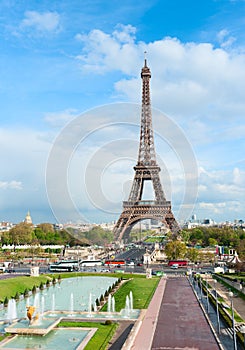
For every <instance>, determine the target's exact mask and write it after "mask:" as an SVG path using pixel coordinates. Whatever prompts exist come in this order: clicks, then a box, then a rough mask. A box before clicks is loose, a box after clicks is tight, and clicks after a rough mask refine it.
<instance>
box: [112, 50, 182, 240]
mask: <svg viewBox="0 0 245 350" xmlns="http://www.w3.org/2000/svg"><path fill="white" fill-rule="evenodd" d="M144 54H145V60H144V67H143V68H142V69H141V79H142V106H141V125H140V144H139V153H138V162H137V164H136V166H135V167H134V170H135V176H134V180H133V184H132V188H131V191H130V194H129V198H128V201H126V202H123V211H122V213H121V215H120V217H119V219H118V221H117V223H116V225H115V227H114V234H115V238H116V239H117V240H122V239H123V238H124V239H127V238H128V236H129V233H130V231H131V229H132V227H133V225H134V224H136V223H137V222H139V221H141V220H145V219H155V220H158V221H161V222H162V223H163V224H164V225H165V226H166V227H168V228H169V230H170V231H171V232H172V233H175V234H176V233H177V232H178V231H179V226H178V224H177V222H176V220H175V218H174V215H173V213H172V210H171V202H170V201H167V200H166V198H165V194H164V191H163V188H162V184H161V181H160V176H159V172H160V171H161V169H160V167H159V166H158V164H157V160H156V152H155V145H154V135H153V127H152V114H151V101H150V78H151V71H150V68H149V67H148V66H147V59H146V51H145V52H144ZM145 181H151V182H152V185H153V191H154V195H155V199H154V200H142V194H143V188H144V184H145Z"/></svg>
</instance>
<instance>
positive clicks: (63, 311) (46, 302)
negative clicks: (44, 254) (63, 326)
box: [0, 277, 139, 349]
mask: <svg viewBox="0 0 245 350" xmlns="http://www.w3.org/2000/svg"><path fill="white" fill-rule="evenodd" d="M112 280H114V278H113V277H102V278H101V277H82V278H76V280H75V279H73V280H69V279H64V280H62V281H61V285H62V288H59V291H58V293H57V292H56V291H54V290H53V288H52V289H49V290H48V289H47V290H45V293H43V292H38V293H36V294H33V295H30V297H28V299H23V300H20V301H19V302H18V303H17V311H18V314H20V311H21V314H22V311H23V310H25V318H21V319H20V320H18V322H13V323H12V324H11V325H9V326H7V327H4V330H5V332H7V333H11V334H18V336H17V337H16V338H14V339H15V340H14V341H13V344H14V342H16V343H18V344H19V343H21V342H22V341H23V344H26V345H23V346H22V348H25V346H27V343H28V346H29V342H30V344H32V348H35V346H36V345H37V344H39V340H40V342H41V340H43V341H45V339H46V341H47V343H48V344H49V342H50V341H51V340H47V339H49V338H50V339H51V338H55V339H56V338H57V341H58V335H56V332H58V330H57V328H56V327H57V325H58V323H59V322H60V320H61V319H66V318H69V316H70V315H71V314H72V313H73V315H72V316H73V317H74V318H76V319H82V318H85V317H88V318H89V317H90V318H97V319H105V318H106V317H108V315H109V313H111V315H110V317H113V318H115V319H116V318H118V319H122V318H126V317H127V318H129V317H130V318H134V319H136V318H137V317H138V315H139V313H137V312H138V310H136V311H137V312H135V310H134V312H132V313H131V312H130V309H131V308H132V304H133V297H132V293H131V294H129V295H128V297H127V298H126V309H127V312H126V314H125V310H123V312H122V313H117V312H115V298H114V296H112V295H110V296H109V297H108V299H109V300H108V301H109V303H108V306H107V307H108V309H107V310H108V312H97V311H98V310H97V305H96V303H95V299H96V298H97V299H99V297H100V295H101V294H102V293H103V292H102V285H104V287H103V288H104V291H105V290H108V287H109V286H110V285H111V281H112ZM103 281H104V282H103ZM74 282H75V283H74ZM81 291H82V295H81ZM69 296H70V297H69ZM45 298H46V299H45ZM11 303H15V300H13V301H12V302H10V304H9V309H13V307H11V306H10V305H11ZM12 306H13V305H12ZM30 306H32V307H35V308H38V312H39V313H40V317H39V318H38V319H36V320H35V321H36V322H34V318H35V316H37V315H36V314H35V312H36V310H37V309H36V310H34V312H33V319H32V321H33V322H32V324H29V321H28V320H27V318H26V307H30ZM15 309H16V308H15ZM45 309H46V311H45ZM92 311H94V312H92ZM11 314H12V316H11V317H10V316H8V317H7V315H6V309H5V310H4V309H3V310H0V317H2V318H3V319H5V320H7V318H8V319H9V320H11V321H12V320H14V318H17V317H16V314H15V315H13V313H11ZM125 315H127V316H125ZM59 332H60V334H64V331H63V330H59ZM69 332H72V330H69V331H68V330H67V334H69V335H66V337H67V339H68V340H69V341H70V342H71V343H73V342H75V340H76V339H77V338H78V337H77V336H76V335H75V334H74V336H73V335H72V336H70V334H72V333H69ZM74 332H75V330H74ZM78 333H79V332H78ZM49 334H50V336H49ZM23 335H25V336H24V337H23ZM27 335H28V336H27ZM30 336H31V337H30ZM40 336H43V337H40ZM79 337H80V336H79ZM31 338H32V339H33V340H31ZM59 339H60V338H59ZM59 342H60V343H62V345H63V342H64V340H63V339H62V340H59ZM60 343H59V344H60ZM40 345H41V343H40ZM41 346H44V344H42V345H41ZM20 347H21V346H20ZM56 348H57V347H56ZM64 348H65V347H64ZM66 348H67V349H68V348H69V349H71V347H70V346H67V347H66Z"/></svg>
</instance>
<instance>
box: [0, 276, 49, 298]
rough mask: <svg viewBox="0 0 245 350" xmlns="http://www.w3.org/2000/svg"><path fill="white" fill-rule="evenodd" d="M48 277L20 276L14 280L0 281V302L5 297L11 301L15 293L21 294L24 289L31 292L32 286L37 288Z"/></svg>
mask: <svg viewBox="0 0 245 350" xmlns="http://www.w3.org/2000/svg"><path fill="white" fill-rule="evenodd" d="M48 279H49V277H47V276H44V275H42V276H39V277H31V276H21V277H15V278H8V279H6V280H1V281H0V302H3V301H4V299H5V297H8V299H11V298H13V297H14V296H15V294H16V292H18V293H19V294H23V293H24V291H25V289H26V288H27V289H29V290H32V288H33V286H36V287H39V286H40V283H41V282H43V283H46V282H47V280H48Z"/></svg>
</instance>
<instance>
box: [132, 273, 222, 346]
mask: <svg viewBox="0 0 245 350" xmlns="http://www.w3.org/2000/svg"><path fill="white" fill-rule="evenodd" d="M163 287H165V288H163ZM158 288H160V289H161V292H162V293H160V294H162V295H161V297H160V298H156V295H157V294H158V295H159V290H158ZM158 288H157V290H156V293H155V295H154V297H153V299H152V302H151V303H150V305H149V308H148V310H147V312H146V315H145V317H144V319H143V321H142V325H141V327H140V329H139V332H138V333H137V335H136V337H135V339H134V341H133V344H132V345H133V346H130V347H128V348H127V349H134V350H150V349H152V350H157V349H161V350H180V349H183V350H188V349H192V350H218V349H220V347H219V345H218V343H217V342H216V339H215V337H214V335H213V333H212V330H211V328H210V326H209V324H208V322H207V320H206V318H205V316H204V314H203V311H202V309H201V308H200V306H199V303H198V301H197V299H196V297H195V294H194V293H193V291H192V288H191V286H190V284H189V282H188V280H187V278H186V277H170V278H168V279H167V280H166V285H164V286H163V285H162V283H160V284H159V286H158ZM163 290H164V293H163ZM156 307H158V310H159V312H158V313H157V314H156ZM153 313H154V314H155V316H156V318H155V320H153V317H152V316H153ZM149 320H151V323H149ZM155 322H156V324H155ZM147 323H148V325H147ZM142 330H144V331H143V337H142ZM149 340H150V343H149Z"/></svg>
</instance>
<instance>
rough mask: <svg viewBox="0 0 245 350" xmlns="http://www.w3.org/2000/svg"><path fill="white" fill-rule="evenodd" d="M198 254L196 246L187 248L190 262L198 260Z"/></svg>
mask: <svg viewBox="0 0 245 350" xmlns="http://www.w3.org/2000/svg"><path fill="white" fill-rule="evenodd" d="M198 255H199V251H198V249H196V248H189V249H188V250H187V258H188V259H189V260H190V261H192V262H196V261H197V260H198Z"/></svg>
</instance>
